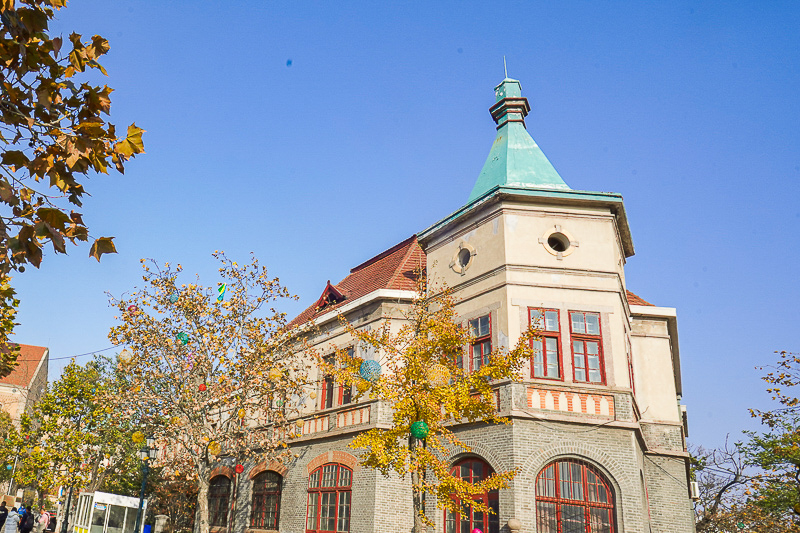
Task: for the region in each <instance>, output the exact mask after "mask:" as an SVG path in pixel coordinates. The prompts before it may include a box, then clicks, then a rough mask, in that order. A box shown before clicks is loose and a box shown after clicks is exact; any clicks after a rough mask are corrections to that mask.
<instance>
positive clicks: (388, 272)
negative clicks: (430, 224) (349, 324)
mask: <svg viewBox="0 0 800 533" xmlns="http://www.w3.org/2000/svg"><path fill="white" fill-rule="evenodd" d="M425 264H426V262H425V253H424V252H423V251H422V248H420V246H419V243H418V242H417V236H416V235H412V236H411V237H409V238H408V239H406V240H404V241H403V242H401V243H400V244H397V245H395V246H393V247H391V248H389V249H388V250H386V251H385V252H382V253H380V254H378V255H376V256H375V257H373V258H372V259H370V260H368V261H365V262H363V263H361V264H360V265H358V266H357V267H355V268H353V269H351V270H350V275H349V276H347V277H346V278H344V279H343V280H342V281H340V282H339V283H337V284H336V285H333V284H331V283H330V281H329V282H328V285H326V286H325V290H324V291H323V293H322V296H320V299H319V300H317V301H316V302H315V303H314V305H312V306H310V307H309V308H308V309H306V310H305V311H303V312H302V313H300V314H299V315H297V317H295V319H294V320H292V321H291V322H290V323H289V325H297V324H302V323H304V322H307V321H308V320H310V319H312V318H314V317H316V316H319V315H321V314H323V313H327V312H328V311H330V310H332V309H336V308H337V307H340V306H342V305H344V304H346V303H348V302H352V301H353V300H356V299H358V298H361V297H362V296H366V295H367V294H369V293H371V292H373V291H376V290H378V289H398V290H410V291H413V290H416V288H417V282H416V273H417V272H418V271H419V270H420V269H424V268H425ZM341 297H343V298H341ZM326 300H327V302H329V303H328V304H327V305H324V302H325V301H326Z"/></svg>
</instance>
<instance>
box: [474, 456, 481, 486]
mask: <svg viewBox="0 0 800 533" xmlns="http://www.w3.org/2000/svg"><path fill="white" fill-rule="evenodd" d="M482 479H483V463H479V462H477V461H473V462H472V482H473V483H474V482H476V481H480V480H482Z"/></svg>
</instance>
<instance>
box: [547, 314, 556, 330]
mask: <svg viewBox="0 0 800 533" xmlns="http://www.w3.org/2000/svg"><path fill="white" fill-rule="evenodd" d="M544 329H545V331H558V313H557V312H556V311H545V312H544Z"/></svg>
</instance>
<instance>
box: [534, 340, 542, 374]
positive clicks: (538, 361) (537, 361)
mask: <svg viewBox="0 0 800 533" xmlns="http://www.w3.org/2000/svg"><path fill="white" fill-rule="evenodd" d="M533 376H534V377H536V378H542V377H544V354H543V353H542V341H541V340H539V339H536V340H534V341H533Z"/></svg>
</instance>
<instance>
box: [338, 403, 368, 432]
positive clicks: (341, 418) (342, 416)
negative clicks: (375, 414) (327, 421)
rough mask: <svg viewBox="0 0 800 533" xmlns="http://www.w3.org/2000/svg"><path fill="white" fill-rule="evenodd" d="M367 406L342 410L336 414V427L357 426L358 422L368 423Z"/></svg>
mask: <svg viewBox="0 0 800 533" xmlns="http://www.w3.org/2000/svg"><path fill="white" fill-rule="evenodd" d="M369 411H370V408H369V406H366V407H360V408H358V409H350V410H349V411H342V412H341V413H337V415H336V427H337V428H343V427H347V426H357V425H359V424H368V423H369Z"/></svg>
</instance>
